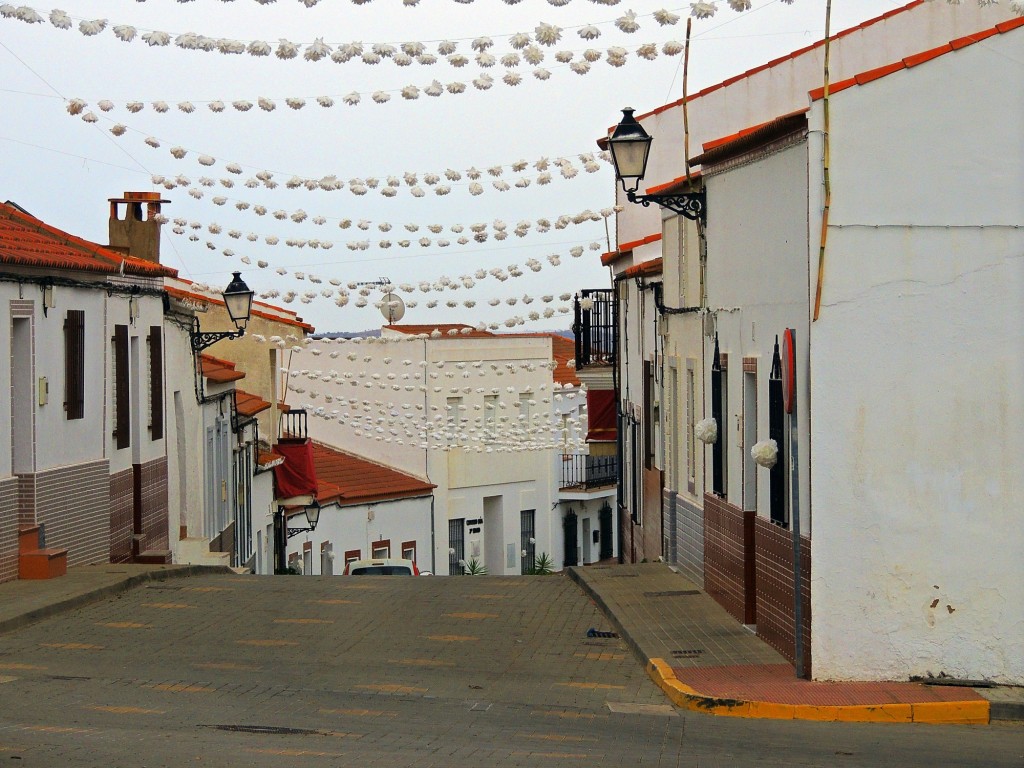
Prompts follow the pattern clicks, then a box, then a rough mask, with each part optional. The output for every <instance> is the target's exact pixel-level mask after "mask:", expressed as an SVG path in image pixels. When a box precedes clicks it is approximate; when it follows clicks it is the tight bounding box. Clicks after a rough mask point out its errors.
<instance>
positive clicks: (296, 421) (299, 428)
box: [281, 408, 309, 440]
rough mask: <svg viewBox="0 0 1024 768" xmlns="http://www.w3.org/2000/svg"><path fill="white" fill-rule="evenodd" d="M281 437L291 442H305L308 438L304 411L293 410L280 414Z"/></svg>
mask: <svg viewBox="0 0 1024 768" xmlns="http://www.w3.org/2000/svg"><path fill="white" fill-rule="evenodd" d="M281 437H282V438H285V439H291V440H305V439H306V438H307V437H309V428H308V427H307V415H306V411H305V410H302V409H301V408H294V409H292V410H290V411H285V412H283V413H282V414H281Z"/></svg>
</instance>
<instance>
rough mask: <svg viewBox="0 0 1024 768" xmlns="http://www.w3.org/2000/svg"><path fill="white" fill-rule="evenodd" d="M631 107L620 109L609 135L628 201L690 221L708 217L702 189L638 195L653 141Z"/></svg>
mask: <svg viewBox="0 0 1024 768" xmlns="http://www.w3.org/2000/svg"><path fill="white" fill-rule="evenodd" d="M634 111H635V110H633V109H632V108H631V107H626V108H625V109H623V110H622V120H621V121H620V122H619V124H618V125H617V126H615V130H614V131H613V132H612V135H611V136H609V137H608V149H609V150H610V151H611V153H612V164H613V165H614V166H615V178H617V179H618V180H619V183H620V184H622V191H623V192H625V193H626V199H627V200H629V202H631V203H637V204H639V205H642V206H644V207H645V208H646V207H648V206H650V204H651V203H655V204H657V205H660V206H662V207H664V208H668V209H669V210H671V211H675V212H676V213H678V214H679V215H681V216H684V217H686V218H687V219H690V220H691V221H697V220H699V221H700V222H701V223H703V222H705V221H706V220H707V210H706V208H705V198H704V192H703V191H701V192H677V193H675V194H667V195H638V194H637V193H636V191H637V189H639V187H640V181H641V180H642V179H643V177H644V174H645V173H646V172H647V160H648V158H649V156H650V152H651V142H652V141H653V140H654V139H653V138H652V137H651V135H650V134H649V133H647V131H645V130H644V127H643V126H642V125H640V123H639V122H637V119H636V118H635V117H633V112H634Z"/></svg>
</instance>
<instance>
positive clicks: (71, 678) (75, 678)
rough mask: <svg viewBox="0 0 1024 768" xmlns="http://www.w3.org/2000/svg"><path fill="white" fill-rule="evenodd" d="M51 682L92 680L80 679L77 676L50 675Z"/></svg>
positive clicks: (88, 678)
mask: <svg viewBox="0 0 1024 768" xmlns="http://www.w3.org/2000/svg"><path fill="white" fill-rule="evenodd" d="M50 679H51V680H92V678H91V677H81V676H79V675H50Z"/></svg>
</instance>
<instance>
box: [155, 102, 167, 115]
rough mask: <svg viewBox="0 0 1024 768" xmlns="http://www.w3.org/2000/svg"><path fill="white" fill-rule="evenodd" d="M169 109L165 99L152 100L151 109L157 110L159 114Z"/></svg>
mask: <svg viewBox="0 0 1024 768" xmlns="http://www.w3.org/2000/svg"><path fill="white" fill-rule="evenodd" d="M170 109H171V105H170V104H168V103H167V102H166V101H154V102H153V110H154V111H155V112H159V113H160V114H163V113H165V112H168V111H170Z"/></svg>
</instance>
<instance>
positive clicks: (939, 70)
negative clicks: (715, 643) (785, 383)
mask: <svg viewBox="0 0 1024 768" xmlns="http://www.w3.org/2000/svg"><path fill="white" fill-rule="evenodd" d="M1021 60H1024V30H1020V29H1018V30H1016V31H1014V32H1012V33H1009V34H1005V35H998V36H995V37H991V38H988V39H987V40H985V41H984V43H983V44H977V45H972V46H970V47H968V48H965V49H963V50H960V51H957V52H955V53H953V54H948V55H946V56H942V57H940V58H938V59H935V60H932V61H930V62H927V63H926V64H924V65H922V66H919V67H916V68H914V69H912V70H909V71H902V72H897V73H895V74H892V75H889V76H888V77H885V78H883V79H881V80H878V81H875V82H874V83H871V84H869V85H867V86H862V87H857V88H853V89H850V90H847V91H843V92H842V93H839V94H836V95H835V97H834V98H833V101H832V132H831V135H832V158H833V167H834V175H833V207H832V211H833V215H832V223H833V226H832V228H831V229H830V232H829V238H830V239H829V248H828V254H827V262H826V267H825V291H824V302H823V307H822V312H821V318H820V319H819V321H818V322H817V323H815V324H814V328H813V332H814V339H813V344H814V346H813V353H812V354H813V370H812V373H813V378H814V382H813V389H812V401H813V408H814V433H813V450H814V456H813V462H814V472H815V477H814V481H815V509H816V513H817V514H816V526H815V536H814V540H813V563H814V574H813V578H814V587H813V592H812V594H813V599H814V611H813V621H814V624H813V632H812V642H813V656H814V665H815V674H816V676H819V677H837V678H852V679H876V678H891V679H905V678H906V677H907V676H908V675H914V674H917V675H922V674H927V673H934V674H939V673H942V672H944V673H946V674H949V675H953V676H956V677H969V678H990V679H994V680H997V681H1000V682H1004V683H1015V684H1021V683H1024V565H1022V562H1024V529H1022V527H1021V525H1020V500H1021V498H1022V496H1024V479H1022V478H1024V476H1022V474H1021V472H1020V456H1021V455H1022V453H1024V430H1022V429H1021V424H1022V423H1024V388H1022V386H1021V383H1022V382H1024V311H1022V307H1024V301H1022V300H1024V231H1022V230H1021V228H1020V225H1021V222H1022V221H1024V144H1022V143H1021V138H1020V124H1019V120H1015V119H1008V117H1009V116H1011V115H1015V116H1019V115H1022V114H1024V71H1022V70H1021V68H1020V67H1019V66H1017V67H1014V66H1007V63H1008V62H1010V61H1018V62H1019V61H1021ZM937 109H938V110H940V111H938V112H937V111H936V110H937ZM820 111H821V105H820V104H818V105H815V110H814V113H813V116H814V117H817V116H819V115H820ZM937 117H941V119H936V118H937Z"/></svg>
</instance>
